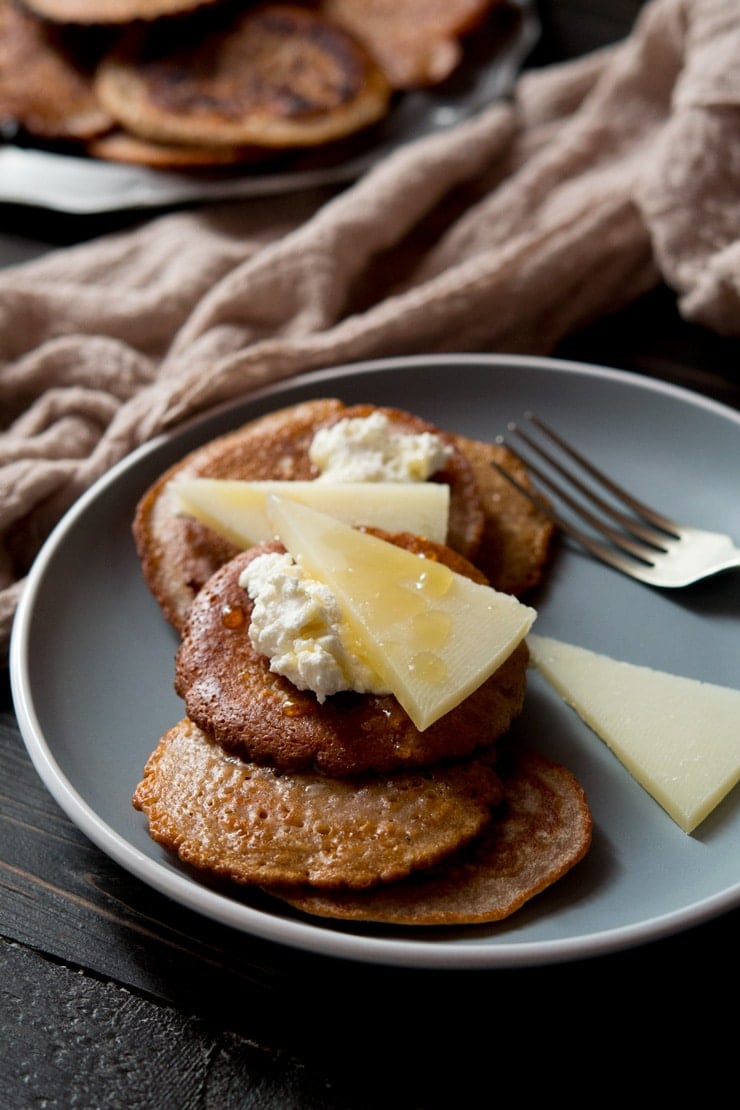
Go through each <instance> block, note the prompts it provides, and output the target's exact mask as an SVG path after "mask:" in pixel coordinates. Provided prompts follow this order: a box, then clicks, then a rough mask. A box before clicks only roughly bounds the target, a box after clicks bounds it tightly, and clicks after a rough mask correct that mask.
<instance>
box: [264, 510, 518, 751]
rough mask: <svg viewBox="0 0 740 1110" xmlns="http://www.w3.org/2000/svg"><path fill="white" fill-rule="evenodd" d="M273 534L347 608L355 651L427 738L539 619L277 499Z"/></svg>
mask: <svg viewBox="0 0 740 1110" xmlns="http://www.w3.org/2000/svg"><path fill="white" fill-rule="evenodd" d="M267 512H268V516H269V517H270V520H271V521H272V523H273V527H274V531H275V532H276V533H277V534H278V535H279V537H280V539H281V541H282V542H283V544H284V545H285V547H286V548H287V550H288V551H289V552H290V554H291V555H292V556H293V558H294V559H295V560H296V562H298V563H299V564H300V565H301V566H302V567H303V568H304V569H305V570H306V571H307V572H308V573H309V574H310V575H311V576H312V577H315V578H318V579H319V580H320V581H322V582H324V583H325V584H326V585H327V586H328V587H329V589H330V590H331V591H332V593H333V594H334V596H335V597H336V599H337V602H338V603H339V605H340V607H341V610H342V615H343V617H344V619H345V621H346V622H347V624H348V626H349V628H350V630H351V633H352V635H353V637H354V640H355V643H353V645H352V648H353V650H354V651H355V653H356V654H357V655H359V656H361V657H362V658H364V659H366V660H367V662H368V663H369V664H370V666H371V667H372V668H373V670H375V672H376V673H377V674H378V675H379V676H380V678H381V679H382V681H383V682H384V683H385V685H386V686H387V688H388V689H390V690H392V692H393V693H394V694H395V696H396V697H397V698H398V701H399V702H400V703H401V705H402V706H403V708H404V709H405V710H406V712H407V713H408V715H409V717H410V718H411V720H412V721H413V722H414V724H415V725H416V727H417V728H418V729H420V730H422V729H425V728H428V727H429V725H431V724H432V723H433V722H434V721H436V720H437V719H438V718H439V717H441V716H443V714H445V713H447V712H449V710H451V709H453V708H454V707H455V706H456V705H458V704H459V703H460V702H461V701H462V700H463V699H464V698H466V697H467V696H468V695H469V694H471V693H472V692H473V691H474V690H475V689H477V688H478V686H480V685H481V683H483V682H484V681H485V680H486V679H487V678H489V677H490V675H492V674H493V673H494V671H495V670H497V669H498V667H499V666H500V665H501V664H502V663H503V662H504V660H506V659H507V658H508V657H509V655H510V654H511V652H512V651H513V650H514V649H515V647H516V646H517V645H518V644H519V643H520V642H521V640H522V639H523V638H524V637H525V635H526V634H527V632H528V631H529V629H530V627H531V625H532V622H533V620H534V618H535V616H536V614H535V611H534V610H533V609H530V608H529V607H528V606H526V605H522V604H521V602H520V601H518V600H517V599H516V598H515V597H512V596H511V595H510V594H503V593H499V592H498V591H496V590H493V589H491V588H490V587H489V586H483V585H480V584H479V583H477V582H473V581H471V580H470V579H469V578H466V577H464V576H463V575H461V574H456V573H454V572H453V571H451V570H450V569H449V568H448V567H446V566H444V565H443V564H442V563H438V562H435V561H434V560H432V559H426V558H423V557H421V556H419V555H414V554H412V553H411V552H410V551H407V550H405V549H403V548H400V547H397V546H396V545H395V544H391V543H387V542H386V541H385V540H381V539H378V538H377V537H376V536H371V535H368V534H367V533H364V532H360V531H357V530H356V529H354V528H352V527H350V526H349V525H346V524H343V523H341V522H339V521H336V520H334V519H332V518H331V517H328V516H326V515H325V514H324V513H317V512H315V510H313V509H310V508H308V507H307V506H305V505H301V504H299V503H298V502H297V501H289V500H286V499H282V498H277V497H273V496H271V497H269V498H268V501H267Z"/></svg>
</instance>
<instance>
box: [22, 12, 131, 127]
mask: <svg viewBox="0 0 740 1110" xmlns="http://www.w3.org/2000/svg"><path fill="white" fill-rule="evenodd" d="M74 45H75V43H74V41H73V39H72V37H71V36H67V35H65V34H63V33H62V31H61V30H60V29H58V28H54V27H48V26H46V25H45V24H44V23H43V22H42V21H41V20H38V19H36V18H35V17H34V16H32V15H30V14H29V13H28V12H25V11H23V9H21V8H19V7H17V6H16V5H15V3H13V2H11V0H0V125H1V126H2V127H3V128H4V129H5V130H8V129H12V128H19V129H23V130H25V131H27V132H28V134H29V135H33V136H35V137H37V138H40V139H63V140H67V139H72V140H84V139H88V138H90V137H92V136H94V135H99V134H101V133H103V132H104V131H106V130H107V129H108V128H110V127H111V126H112V120H111V118H110V116H109V115H108V113H107V112H106V111H105V110H104V109H103V108H102V107H101V105H100V103H99V102H98V99H97V97H96V96H95V94H94V92H93V87H92V77H91V67H92V66H93V65H94V64H95V62H96V60H97V55H96V53H95V52H94V51H92V53H91V56H86V50H85V49H79V50H75V49H74ZM88 45H90V46H92V44H88V40H85V41H84V43H83V44H82V46H83V47H86V46H88Z"/></svg>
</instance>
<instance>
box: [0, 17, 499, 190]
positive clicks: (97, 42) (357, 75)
mask: <svg viewBox="0 0 740 1110" xmlns="http://www.w3.org/2000/svg"><path fill="white" fill-rule="evenodd" d="M500 2H502V0H450V2H449V3H446V4H444V5H440V4H429V3H427V2H426V0H393V3H389V2H388V0H297V2H295V3H275V2H260V3H256V2H253V3H246V4H245V3H243V2H240V3H237V2H235V0H0V125H2V127H3V130H4V131H5V133H6V134H7V135H13V133H17V134H19V135H21V136H27V137H30V138H31V139H32V140H37V141H39V142H42V143H45V144H47V145H48V144H50V143H52V144H53V143H64V144H76V149H77V150H78V151H80V152H85V153H87V154H89V155H92V156H94V157H98V158H104V159H109V160H115V161H123V162H130V163H138V164H143V165H149V166H155V167H160V168H163V167H178V168H187V167H191V168H194V167H199V166H200V167H204V166H205V167H208V166H218V165H230V164H237V165H245V164H250V163H255V162H263V161H265V160H268V159H273V158H274V157H275V156H276V154H279V153H281V152H286V151H288V152H290V151H296V150H305V149H306V148H316V147H319V148H322V149H323V148H325V147H326V146H327V145H328V144H337V143H340V142H342V141H344V140H347V138H348V137H349V136H353V135H355V134H357V133H358V132H361V131H364V130H365V129H367V128H369V127H370V126H371V125H373V124H375V123H377V122H378V121H379V120H382V119H383V118H384V117H385V116H386V115H387V113H388V111H389V109H390V107H391V105H392V103H393V100H394V98H395V97H396V96H398V95H400V94H402V92H403V91H404V90H408V89H410V88H418V87H421V86H429V85H435V84H438V83H440V82H441V81H443V80H444V79H445V78H446V77H447V76H448V75H449V74H450V73H451V72H452V71H453V70H454V69H455V68H456V67H457V66H458V65H459V62H460V59H461V57H462V39H463V36H465V35H467V34H470V33H471V32H472V31H473V30H474V29H475V28H477V27H479V26H480V25H481V23H482V21H483V19H484V17H486V16H487V15H488V13H489V11H490V10H491V9H492V8H494V7H496V6H497V4H498V3H500Z"/></svg>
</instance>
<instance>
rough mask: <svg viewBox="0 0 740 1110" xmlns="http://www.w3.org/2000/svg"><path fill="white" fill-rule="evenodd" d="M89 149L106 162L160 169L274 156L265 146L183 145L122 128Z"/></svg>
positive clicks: (242, 163) (243, 163) (247, 162)
mask: <svg viewBox="0 0 740 1110" xmlns="http://www.w3.org/2000/svg"><path fill="white" fill-rule="evenodd" d="M87 153H88V154H89V155H91V156H92V157H93V158H100V159H102V160H104V161H106V162H123V163H126V164H127V165H136V166H151V167H152V168H154V169H160V170H179V169H198V168H208V167H210V166H249V165H255V164H256V163H258V162H264V161H266V160H267V159H268V158H274V157H275V151H274V150H266V149H265V148H264V147H236V146H235V147H231V146H221V147H214V146H209V147H206V146H183V145H182V144H178V143H154V142H151V141H150V140H148V139H140V138H138V137H137V136H136V135H130V134H128V132H126V131H122V130H121V129H120V128H117V129H116V130H113V131H111V132H109V133H108V134H106V135H101V136H100V137H99V138H97V139H93V140H91V141H90V142H89V143H88V144H87Z"/></svg>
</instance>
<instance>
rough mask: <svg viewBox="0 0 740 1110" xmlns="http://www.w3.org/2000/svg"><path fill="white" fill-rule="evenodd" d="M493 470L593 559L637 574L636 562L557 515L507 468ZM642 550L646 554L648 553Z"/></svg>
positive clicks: (598, 523)
mask: <svg viewBox="0 0 740 1110" xmlns="http://www.w3.org/2000/svg"><path fill="white" fill-rule="evenodd" d="M498 442H503V439H502V438H501V437H500V436H499V437H498ZM507 446H508V445H507ZM509 450H510V451H511V453H512V454H513V455H514V456H515V457H516V458H517V459H519V461H520V462H521V463H522V465H523V466H526V467H527V469H528V470H530V471H531V472H532V473H533V474H535V475H536V476H537V477H539V478H540V479H541V480H542V481H546V479H545V477H544V476H543V475H542V473H541V472H540V471H539V468H538V467H536V466H534V465H533V464H532V463H530V462H529V461H528V460H526V459H524V458H523V457H522V456H521V455H520V454H519V452H518V451H515V450H513V449H512V448H511V447H509ZM491 466H492V467H493V468H494V470H497V471H498V472H499V474H500V475H501V476H502V478H505V479H506V481H507V482H509V483H510V484H511V485H512V486H514V487H515V488H516V489H517V490H518V491H519V492H520V493H521V494H522V495H523V496H524V497H526V498H527V500H528V501H531V503H532V504H533V505H535V506H536V507H537V508H538V509H540V510H541V511H542V512H543V513H544V514H545V516H547V517H549V519H550V520H551V521H552V522H553V524H556V525H557V526H558V528H560V529H561V531H563V532H566V533H567V534H568V535H569V536H572V537H573V539H574V540H576V541H577V542H578V543H580V544H581V545H582V546H583V547H585V548H586V550H587V551H590V552H591V554H592V555H595V556H596V557H597V558H598V559H601V560H602V561H603V562H605V563H609V564H610V565H611V566H613V567H616V568H617V569H618V570H623V571H626V572H627V573H633V571H634V566H635V564H634V561H633V560H632V559H626V558H624V556H622V555H620V554H619V552H618V551H615V550H614V548H612V547H606V546H605V545H604V544H603V543H600V542H599V541H598V540H596V539H594V537H593V536H589V535H588V533H587V532H582V531H581V529H580V528H576V526H575V525H574V524H573V523H572V522H571V521H570V520H568V519H567V518H566V517H564V516H562V515H561V514H560V513H559V512H558V511H557V509H555V508H554V507H553V506H552V505H551V504H550V502H548V501H545V500H544V499H543V498H542V497H539V496H538V495H537V493H536V492H535V491H533V490H531V489H527V488H526V486H523V485H522V484H521V482H519V481H517V479H516V478H515V477H514V475H513V474H511V473H510V472H509V471H508V470H506V469H505V468H504V467H503V466H500V465H499V464H498V463H497V462H495V461H493V460H491ZM547 484H548V485H550V486H551V487H552V485H553V484H552V482H548V483H547ZM556 492H557V493H558V494H559V495H561V496H562V497H563V500H564V501H568V502H570V501H571V500H572V499H571V498H570V497H569V496H568V494H567V492H565V491H561V490H560V488H559V487H558V488H557V489H556ZM576 511H577V512H579V513H581V514H583V513H584V510H583V508H582V507H581V506H577V509H576ZM588 516H591V514H590V513H589V514H588ZM592 519H593V522H594V525H593V526H594V527H595V528H596V529H597V530H598V531H603V530H604V525H603V523H602V522H601V521H597V520H596V518H595V517H594V518H592ZM615 542H616V541H615ZM627 544H629V541H628V540H625V539H622V540H621V542H620V544H619V546H621V547H623V549H624V550H625V551H629V553H630V555H633V556H634V557H635V558H638V559H641V560H645V561H646V562H647V560H646V559H645V555H644V554H642V553H639V552H638V551H637V544H634V545H632V546H633V547H634V548H635V550H630V548H629V547H628V546H627ZM642 550H643V551H646V550H647V549H642Z"/></svg>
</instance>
